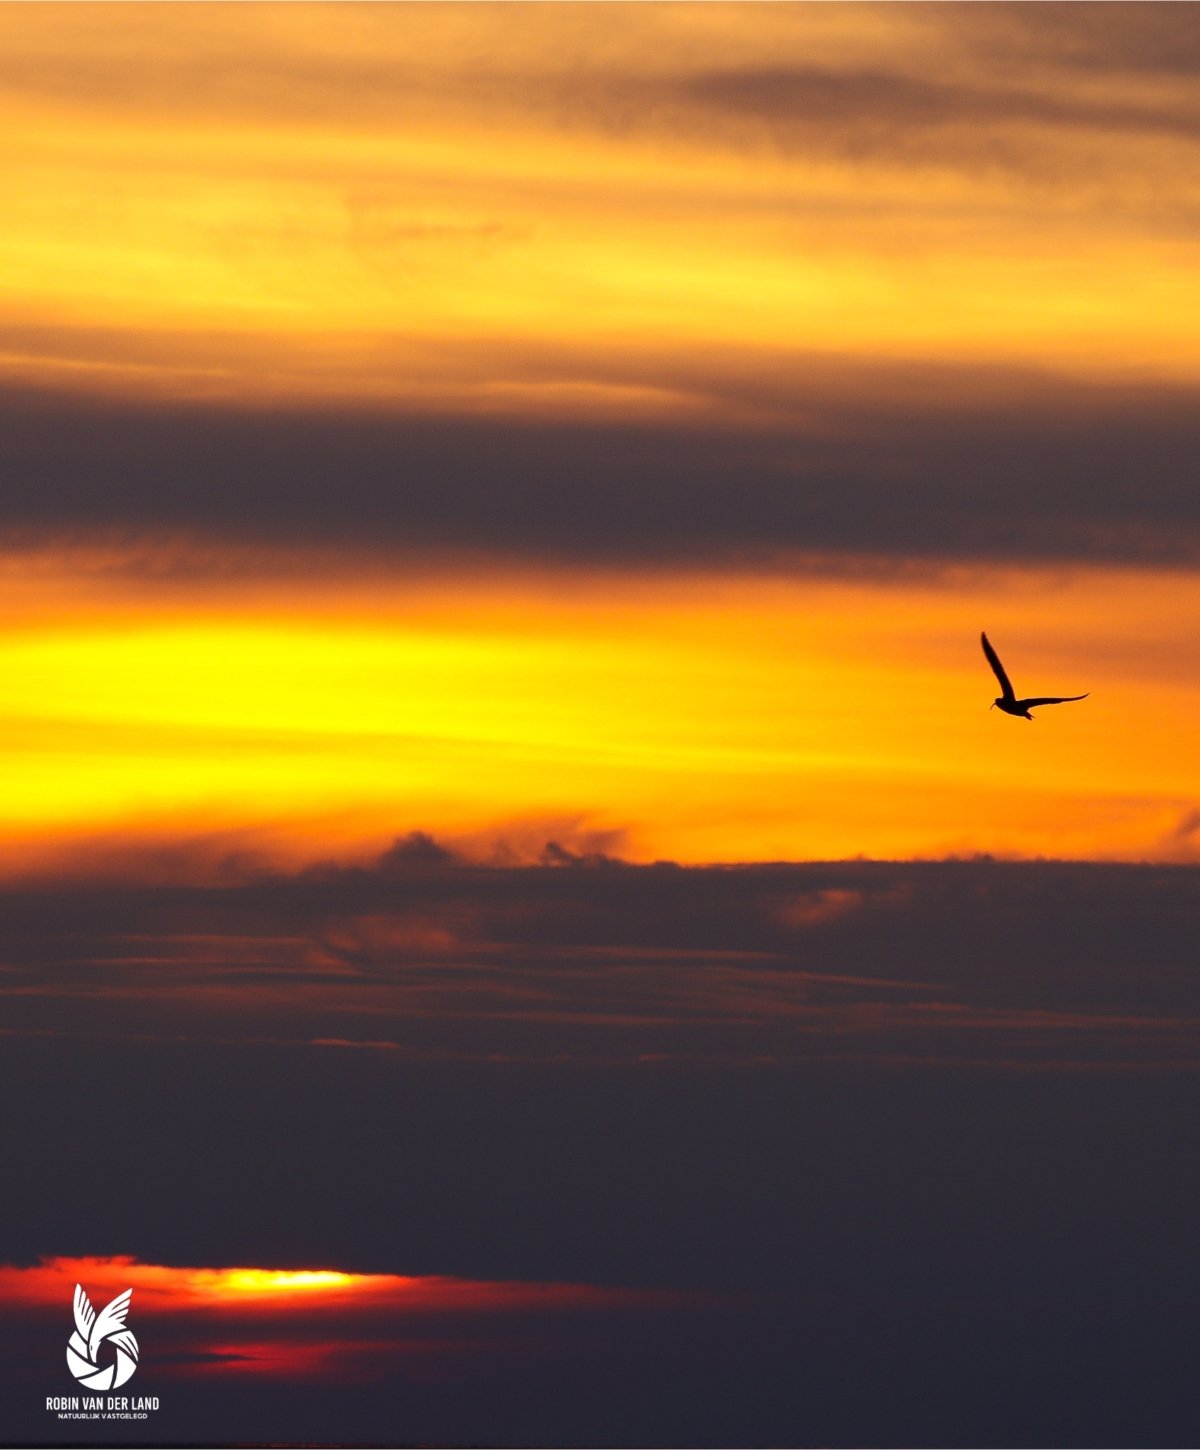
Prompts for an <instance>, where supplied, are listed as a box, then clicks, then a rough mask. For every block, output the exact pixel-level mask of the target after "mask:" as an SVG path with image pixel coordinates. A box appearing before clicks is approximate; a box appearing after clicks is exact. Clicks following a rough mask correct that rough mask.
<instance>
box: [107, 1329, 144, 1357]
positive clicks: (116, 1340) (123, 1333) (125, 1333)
mask: <svg viewBox="0 0 1200 1450" xmlns="http://www.w3.org/2000/svg"><path fill="white" fill-rule="evenodd" d="M108 1342H109V1343H110V1344H115V1345H116V1346H117V1348H118V1349H123V1350H124V1351H125V1353H126V1354H127V1355H128V1356H129V1358H130V1359H132V1360H133V1361H134V1362H135V1363H136V1362H137V1357H138V1342H137V1339H136V1338H135V1337H134V1333H133V1330H132V1329H121V1330H118V1331H117V1333H116V1334H111V1335H109V1340H108Z"/></svg>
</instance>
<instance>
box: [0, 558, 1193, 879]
mask: <svg viewBox="0 0 1200 1450" xmlns="http://www.w3.org/2000/svg"><path fill="white" fill-rule="evenodd" d="M355 587H356V586H353V585H350V586H347V597H346V598H344V599H339V596H338V586H337V585H336V583H334V582H331V581H326V582H324V583H322V584H321V585H319V586H313V588H312V590H311V591H310V597H309V599H308V601H307V606H303V605H301V604H299V603H298V601H297V600H296V599H295V598H293V599H291V600H290V602H289V604H288V609H287V612H286V613H281V614H279V615H278V616H273V615H271V614H270V613H269V612H267V611H266V610H264V608H263V607H262V606H261V605H257V606H253V607H251V606H247V605H245V604H243V605H240V606H239V604H238V601H237V600H236V598H226V599H225V601H224V602H223V604H221V605H220V606H219V607H218V606H216V605H214V604H212V603H210V604H209V605H207V606H202V605H199V604H196V605H193V606H189V607H188V608H183V607H181V606H180V605H179V603H178V601H176V604H175V605H174V606H172V605H171V603H170V600H169V594H165V595H164V597H163V602H162V605H161V607H159V608H152V607H150V605H149V604H148V602H147V600H146V599H145V597H143V598H142V600H141V603H140V605H139V611H138V612H137V613H131V612H130V610H129V608H128V607H127V605H124V604H119V603H114V602H113V601H111V600H110V601H109V602H108V603H107V604H105V603H103V602H98V603H97V607H96V608H95V609H94V610H93V611H91V612H90V613H89V615H88V617H87V623H86V624H80V623H76V622H75V621H76V619H77V618H78V617H79V616H68V617H66V618H63V617H61V616H59V615H57V614H55V612H54V611H53V610H51V611H49V612H48V613H47V615H46V617H45V618H44V619H41V620H38V619H35V618H27V619H26V621H25V623H24V627H22V628H21V629H18V630H10V632H8V633H7V634H6V635H4V636H3V637H0V752H2V753H3V761H2V765H3V769H4V773H5V778H6V780H7V781H8V786H7V789H6V794H5V806H4V821H3V827H2V831H3V836H2V838H0V839H2V840H3V841H4V842H5V846H4V852H3V869H4V870H5V871H6V872H9V873H11V872H13V871H20V870H22V869H23V868H25V867H27V865H28V864H29V862H30V860H32V859H36V858H37V856H38V855H39V853H40V852H42V851H44V850H45V849H46V848H48V847H49V846H50V845H51V844H52V843H54V842H59V843H60V844H61V843H63V842H68V841H71V840H76V841H78V840H80V839H83V838H86V837H89V836H93V835H98V834H99V835H103V834H107V833H112V832H116V833H118V834H129V835H138V834H147V835H150V836H153V835H155V834H156V833H159V832H166V833H168V834H170V835H173V836H181V835H182V836H186V835H187V834H189V833H195V834H198V833H203V832H240V833H243V837H244V841H245V844H247V845H248V846H254V845H255V844H256V843H257V844H258V845H259V846H261V847H262V849H264V850H265V851H267V853H268V855H270V854H271V853H277V854H278V853H280V852H281V853H282V854H283V856H284V857H287V858H290V859H297V858H299V859H310V858H312V857H313V856H321V855H327V854H330V853H331V852H335V851H340V852H343V853H344V852H346V851H354V850H369V849H381V848H383V847H385V846H386V845H387V844H388V843H389V842H390V840H391V839H392V838H393V837H394V836H397V835H401V834H404V833H406V832H408V831H410V830H429V831H432V832H434V834H437V835H440V836H446V837H448V838H450V839H459V840H462V841H465V842H467V843H468V844H471V843H474V844H473V845H472V849H483V847H482V846H481V844H480V843H481V842H484V841H492V842H494V841H495V840H497V839H498V838H504V837H506V836H507V837H508V838H510V839H515V840H519V841H522V842H525V843H530V842H534V841H536V844H537V845H539V846H540V844H542V842H544V840H545V839H547V838H550V837H559V838H562V839H566V840H569V839H571V837H572V835H573V834H577V835H578V836H579V837H580V838H581V839H582V838H583V837H584V836H586V835H587V834H588V833H597V832H598V833H612V835H611V838H610V839H611V840H612V841H613V842H615V843H616V849H618V850H619V851H621V852H622V853H623V854H627V855H630V856H632V857H634V858H636V859H654V858H657V857H671V858H675V859H680V860H688V861H696V860H714V859H716V860H742V859H763V858H770V859H779V858H812V857H818V858H819V857H839V856H846V855H855V854H859V853H863V854H866V855H871V856H882V857H889V856H911V855H940V854H944V853H946V852H971V851H977V850H987V851H993V852H1014V853H1023V854H1030V853H1039V852H1040V853H1046V854H1053V855H1067V856H1084V857H1091V856H1101V857H1104V856H1121V857H1134V858H1140V857H1146V856H1154V857H1163V856H1167V857H1170V856H1176V857H1181V858H1183V857H1186V856H1187V854H1188V853H1189V851H1190V850H1191V841H1190V838H1189V837H1188V836H1187V834H1186V832H1184V833H1182V834H1176V833H1178V832H1179V831H1180V829H1181V827H1180V823H1181V822H1182V821H1183V820H1184V819H1185V818H1186V816H1187V813H1188V811H1189V809H1190V802H1191V801H1193V800H1194V799H1195V798H1196V797H1197V796H1198V795H1200V763H1198V761H1197V757H1196V753H1195V750H1194V722H1195V720H1196V718H1198V707H1200V684H1198V683H1197V680H1196V679H1195V677H1194V675H1193V673H1192V672H1191V671H1190V670H1189V668H1188V662H1189V659H1190V657H1191V656H1190V653H1189V651H1190V642H1189V640H1188V628H1189V626H1188V621H1189V619H1191V618H1195V617H1196V613H1197V606H1198V605H1200V585H1197V583H1196V581H1195V579H1194V578H1192V577H1191V576H1186V575H1179V576H1175V577H1162V576H1147V575H1144V574H1135V573H1129V574H1120V573H1115V572H1111V571H1110V572H1107V573H1103V572H1098V571H1092V572H1080V573H1078V574H1076V575H1069V574H1056V573H1053V572H1051V571H1043V572H1041V573H1038V572H1024V573H1013V572H1010V573H1007V574H999V573H992V574H990V575H988V576H987V577H984V578H980V579H979V580H978V581H977V582H974V583H972V584H971V585H965V584H953V583H949V582H948V583H946V584H944V585H942V586H935V585H927V586H923V587H918V586H915V585H910V586H906V587H903V588H901V587H898V586H895V585H891V584H884V583H875V584H872V583H868V582H859V583H851V582H836V583H834V582H820V581H807V582H787V581H782V580H763V579H757V580H756V579H751V578H737V577H729V576H725V577H721V578H711V579H704V578H690V579H689V578H687V577H678V578H670V577H665V576H661V575H659V576H654V575H649V576H646V577H644V578H642V579H641V580H638V579H636V578H633V577H632V576H631V577H630V578H629V579H627V580H626V581H624V582H622V581H621V580H619V579H618V578H616V577H614V576H603V575H600V574H595V575H592V576H587V575H583V574H578V575H576V576H575V577H574V579H573V585H572V589H571V591H570V592H569V593H567V592H566V591H564V589H563V585H562V580H561V579H556V578H554V577H553V576H549V575H547V576H545V577H542V578H541V579H538V578H536V577H529V576H526V577H524V578H523V579H521V580H517V579H515V578H514V579H510V580H508V581H504V580H498V579H491V580H482V581H481V580H472V579H469V578H466V577H458V578H455V579H452V580H442V581H440V582H439V583H437V584H428V585H420V584H414V585H412V586H410V587H409V588H407V589H403V588H399V587H392V588H391V589H389V588H388V587H387V586H386V585H385V584H383V583H381V584H380V585H379V586H378V588H377V590H376V592H375V593H374V594H373V596H372V605H371V608H370V609H369V611H368V610H366V609H365V608H363V607H362V606H360V605H359V604H357V603H356V600H355V593H354V589H355ZM1048 614H1049V615H1050V616H1051V617H1052V618H1053V621H1054V625H1053V631H1052V632H1049V633H1048V631H1047V628H1046V624H1045V621H1046V618H1047V615H1048ZM980 626H986V628H987V629H988V632H989V634H990V636H991V638H992V640H993V641H994V642H995V644H996V646H997V648H998V649H999V650H1000V652H1001V654H1002V657H1003V658H1004V660H1005V662H1006V664H1007V665H1008V667H1009V671H1010V673H1011V675H1012V676H1013V679H1014V683H1015V684H1016V686H1017V689H1018V693H1025V694H1043V693H1049V694H1056V693H1064V694H1077V693H1080V692H1082V691H1084V690H1088V691H1090V692H1091V696H1090V698H1089V699H1087V700H1085V701H1082V702H1080V703H1079V704H1077V705H1071V706H1065V705H1064V706H1060V707H1056V708H1048V709H1046V710H1044V711H1042V712H1041V713H1040V715H1039V716H1038V718H1037V719H1036V721H1035V722H1034V723H1033V724H1028V723H1026V722H1024V721H1018V720H1012V719H1009V718H1007V717H1005V716H1002V715H1001V714H1000V713H999V712H997V711H989V709H988V706H989V704H990V702H991V700H992V698H993V697H994V695H995V694H996V693H997V692H998V691H997V687H996V685H995V682H994V680H993V678H992V676H991V674H990V672H989V671H988V669H987V666H986V663H985V661H984V659H983V656H982V653H981V652H980V649H979V642H978V629H979V627H980ZM539 832H540V837H539Z"/></svg>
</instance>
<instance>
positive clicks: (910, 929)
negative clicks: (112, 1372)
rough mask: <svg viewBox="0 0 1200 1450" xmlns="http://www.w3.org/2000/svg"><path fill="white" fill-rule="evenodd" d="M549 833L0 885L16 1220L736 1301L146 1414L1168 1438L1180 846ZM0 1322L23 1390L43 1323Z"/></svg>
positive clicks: (434, 1424) (897, 1440) (113, 1242)
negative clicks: (301, 864)
mask: <svg viewBox="0 0 1200 1450" xmlns="http://www.w3.org/2000/svg"><path fill="white" fill-rule="evenodd" d="M546 861H547V863H548V864H544V865H538V866H527V867H502V866H490V867H488V866H480V865H472V864H470V863H467V862H464V861H462V860H460V859H458V858H456V857H455V856H454V855H453V853H451V852H448V851H446V850H445V849H444V848H443V847H441V846H440V845H439V844H438V843H437V841H436V840H434V839H432V838H429V837H424V836H415V837H409V838H407V839H406V840H405V841H402V842H400V843H398V846H397V848H396V849H394V850H393V851H391V852H389V853H387V854H386V855H385V856H384V857H382V858H381V859H380V860H379V861H378V862H376V863H374V864H371V865H367V866H363V867H360V868H346V867H342V866H335V865H329V866H322V867H314V868H312V869H311V870H309V871H307V872H303V873H300V874H299V875H296V876H292V877H277V876H258V877H255V876H248V877H247V878H246V879H244V880H243V882H242V883H241V884H235V885H229V886H225V887H206V888H188V887H181V886H174V887H156V888H151V887H140V888H139V887H135V886H130V885H127V886H124V887H122V886H120V885H119V884H118V885H114V884H111V883H109V884H105V885H103V886H100V885H97V886H93V887H89V886H87V885H78V884H77V885H74V886H71V885H66V884H63V883H59V885H58V886H57V887H56V888H52V889H50V888H44V889H40V890H34V889H22V890H17V889H10V890H9V891H8V892H7V893H5V895H4V896H3V897H2V898H0V932H2V936H3V941H4V943H5V955H4V971H3V974H2V975H0V983H2V984H3V1000H4V1022H5V1024H6V1027H7V1035H6V1037H5V1038H4V1039H3V1043H4V1051H3V1053H2V1054H0V1092H2V1093H3V1095H4V1101H5V1102H6V1103H7V1104H8V1105H9V1111H8V1113H7V1114H6V1115H5V1118H4V1122H3V1127H2V1129H0V1134H2V1136H0V1150H2V1151H3V1153H4V1157H5V1161H7V1162H9V1163H13V1164H16V1165H19V1169H20V1171H19V1172H17V1173H15V1174H13V1175H12V1177H11V1178H10V1182H9V1185H8V1188H7V1191H6V1194H5V1199H4V1205H3V1210H2V1211H3V1215H4V1225H3V1226H4V1244H5V1246H6V1253H7V1255H8V1257H9V1258H11V1259H17V1260H25V1261H29V1260H31V1259H33V1258H34V1257H36V1256H37V1255H39V1254H48V1253H54V1254H80V1255H83V1254H113V1253H130V1254H136V1255H138V1256H139V1257H141V1258H142V1259H144V1260H147V1261H152V1262H160V1263H168V1264H170V1263H174V1264H216V1265H222V1264H256V1265H262V1266H271V1265H279V1266H287V1267H305V1266H308V1267H338V1268H342V1269H347V1270H364V1271H367V1270H369V1271H376V1272H392V1273H408V1274H426V1273H434V1274H453V1275H461V1276H467V1277H473V1278H480V1279H520V1280H528V1281H542V1282H544V1281H548V1280H560V1281H571V1282H579V1283H594V1284H610V1285H627V1286H634V1287H637V1286H641V1287H658V1288H674V1289H685V1290H704V1291H707V1292H710V1293H713V1294H716V1295H718V1296H724V1297H721V1298H720V1303H715V1304H714V1305H713V1307H712V1308H711V1310H706V1311H705V1312H703V1313H699V1312H698V1313H695V1314H689V1315H687V1316H683V1317H682V1318H681V1317H679V1316H675V1317H674V1318H671V1317H667V1318H662V1317H654V1316H650V1317H648V1318H645V1319H644V1320H642V1321H641V1322H640V1324H639V1326H632V1325H631V1326H629V1327H628V1328H627V1329H622V1331H621V1333H620V1334H614V1333H613V1332H612V1330H611V1327H609V1328H605V1327H604V1325H598V1326H596V1327H595V1332H594V1333H592V1332H590V1331H586V1326H584V1328H583V1329H581V1330H580V1331H579V1333H581V1334H583V1338H582V1339H577V1338H573V1337H572V1335H573V1334H574V1333H575V1331H572V1335H568V1336H567V1337H566V1338H564V1337H563V1336H562V1335H555V1334H553V1333H550V1332H548V1334H547V1337H546V1338H545V1339H544V1340H538V1342H537V1344H536V1345H535V1346H534V1348H533V1350H532V1351H531V1352H530V1354H528V1355H527V1356H526V1357H525V1358H523V1359H514V1358H513V1357H511V1356H510V1357H508V1358H505V1357H504V1356H502V1355H501V1356H499V1357H497V1356H496V1355H494V1354H490V1353H482V1352H481V1353H480V1354H477V1355H475V1356H474V1357H471V1356H468V1357H467V1360H466V1361H464V1363H463V1364H462V1365H460V1366H459V1367H458V1368H457V1369H454V1370H453V1372H449V1371H448V1372H447V1375H446V1376H445V1377H444V1378H441V1379H436V1380H433V1381H428V1382H425V1381H422V1380H421V1378H420V1376H419V1375H418V1374H416V1372H415V1370H414V1369H413V1367H412V1365H410V1364H409V1363H407V1362H406V1361H404V1360H403V1358H401V1359H400V1360H399V1361H398V1362H397V1365H396V1369H395V1374H394V1377H393V1378H391V1379H389V1380H387V1382H386V1383H385V1384H384V1385H383V1386H382V1387H380V1386H379V1385H376V1386H375V1387H374V1388H372V1387H370V1386H365V1387H361V1388H357V1389H355V1390H354V1392H353V1393H350V1391H348V1390H347V1389H345V1388H342V1389H338V1388H337V1387H326V1388H324V1389H322V1388H321V1387H320V1386H318V1385H312V1386H309V1387H307V1388H305V1387H302V1386H289V1387H288V1389H287V1392H286V1393H285V1392H284V1391H283V1390H282V1389H273V1388H271V1387H270V1386H269V1385H263V1384H262V1383H261V1382H260V1383H258V1384H257V1385H254V1384H250V1383H249V1382H246V1381H236V1382H235V1381H234V1380H221V1381H219V1382H216V1383H213V1382H210V1383H209V1384H208V1385H207V1386H206V1387H205V1389H204V1393H203V1394H201V1393H199V1392H190V1391H189V1390H188V1389H187V1388H186V1387H182V1386H177V1385H172V1389H171V1393H172V1397H173V1398H172V1410H171V1414H172V1415H173V1416H176V1417H181V1418H178V1419H173V1420H172V1421H171V1424H172V1425H176V1424H178V1425H179V1426H180V1427H183V1426H185V1425H186V1426H190V1429H191V1432H192V1435H193V1437H194V1435H195V1434H199V1433H201V1430H203V1432H204V1433H206V1434H211V1435H212V1436H213V1437H214V1438H218V1439H219V1438H243V1437H246V1436H249V1437H250V1438H270V1439H304V1440H311V1439H313V1438H321V1437H328V1438H329V1439H331V1440H333V1441H335V1442H336V1441H338V1440H342V1441H344V1440H353V1441H363V1440H366V1441H371V1440H378V1441H383V1442H395V1441H397V1440H399V1441H405V1440H412V1441H421V1440H441V1441H442V1442H443V1443H444V1442H446V1441H460V1442H461V1441H466V1442H471V1443H489V1444H491V1443H498V1444H516V1443H522V1444H596V1443H606V1444H645V1443H653V1444H730V1443H774V1444H796V1445H799V1444H878V1445H889V1444H895V1445H903V1444H929V1445H941V1444H973V1445H989V1444H1032V1443H1044V1442H1048V1443H1054V1444H1062V1445H1071V1444H1092V1445H1105V1444H1122V1443H1156V1444H1185V1443H1188V1442H1189V1439H1190V1438H1191V1436H1192V1430H1193V1428H1194V1405H1193V1403H1192V1400H1193V1396H1192V1393H1191V1382H1192V1377H1191V1374H1190V1369H1189V1368H1188V1363H1186V1362H1185V1361H1186V1358H1187V1354H1188V1353H1190V1346H1191V1344H1192V1343H1194V1338H1195V1333H1196V1331H1197V1330H1198V1329H1200V1324H1197V1323H1196V1310H1195V1305H1196V1303H1197V1292H1196V1291H1197V1288H1198V1287H1200V1286H1198V1285H1197V1284H1196V1283H1195V1282H1194V1281H1195V1278H1196V1263H1195V1256H1194V1252H1193V1248H1194V1242H1193V1241H1194V1225H1195V1220H1196V1213H1197V1210H1198V1209H1200V1175H1198V1173H1197V1169H1196V1164H1197V1162H1198V1161H1200V1157H1198V1155H1197V1149H1198V1147H1200V1144H1197V1142H1196V1132H1197V1129H1196V1124H1197V1123H1198V1122H1200V1072H1198V1071H1197V1070H1196V1069H1197V1067H1198V1066H1200V1051H1198V1047H1200V1037H1198V1035H1197V1022H1198V1019H1200V979H1198V977H1197V972H1196V963H1195V951H1194V943H1195V940H1196V936H1197V927H1198V926H1200V873H1197V871H1196V870H1195V869H1193V868H1181V867H1175V868H1166V867H1116V866H1092V865H1073V864H1069V863H1055V862H1041V863H1038V862H1033V863H1023V864H1008V863H998V862H991V861H986V860H976V861H962V862H940V863H928V864H920V863H908V864H889V863H871V862H858V863H855V862H849V863H830V864H819V863H817V864H805V865H787V864H780V865H761V866H749V867H738V868H719V867H709V868H680V867H677V866H673V865H670V864H663V865H659V866H647V867H633V866H628V865H624V864H622V863H620V862H618V861H614V860H612V859H609V858H606V857H605V856H603V855H602V854H600V853H593V854H592V855H590V856H587V855H586V854H583V853H579V852H574V851H570V850H568V849H567V848H565V847H560V849H559V850H557V851H549V852H547V854H546ZM5 1323H6V1325H7V1328H5V1329H4V1333H5V1334H6V1335H7V1336H8V1338H7V1339H6V1343H7V1344H8V1348H7V1350H6V1352H5V1353H4V1354H3V1355H2V1356H0V1372H2V1373H3V1374H4V1375H6V1376H9V1377H10V1378H12V1379H13V1395H12V1397H11V1403H12V1404H14V1405H15V1406H17V1407H18V1408H17V1410H14V1415H15V1416H16V1417H17V1418H15V1419H14V1420H13V1421H12V1423H13V1424H14V1425H17V1426H19V1427H32V1426H33V1425H34V1423H35V1420H36V1418H37V1415H36V1414H35V1410H37V1411H38V1412H40V1400H39V1401H38V1403H37V1404H36V1406H35V1407H33V1408H30V1409H28V1410H27V1411H26V1410H23V1409H20V1406H22V1405H24V1403H25V1401H24V1400H23V1399H22V1398H21V1397H22V1396H23V1395H25V1394H26V1393H27V1388H26V1387H27V1385H28V1384H29V1383H31V1382H34V1381H36V1382H37V1383H38V1384H40V1383H41V1379H40V1378H39V1376H44V1375H48V1374H49V1371H47V1370H46V1369H45V1368H44V1366H45V1365H48V1364H51V1363H53V1365H54V1366H56V1367H59V1368H60V1367H61V1354H62V1349H61V1345H60V1344H59V1343H58V1340H59V1339H61V1338H62V1335H61V1333H58V1332H57V1331H58V1330H60V1329H61V1326H51V1325H49V1324H47V1325H46V1326H44V1327H43V1328H39V1329H38V1330H37V1332H36V1333H33V1332H32V1329H31V1326H30V1325H29V1324H27V1323H25V1322H24V1321H22V1320H20V1318H19V1316H18V1318H17V1319H16V1320H13V1319H12V1317H11V1316H9V1318H8V1319H7V1320H6V1321H5ZM345 1332H346V1334H347V1336H349V1335H351V1333H352V1326H351V1325H350V1324H347V1326H346V1331H345ZM227 1342H228V1343H236V1342H237V1341H236V1339H234V1338H232V1337H228V1339H227ZM555 1345H557V1348H555V1347H554V1346H555ZM200 1347H201V1348H203V1346H200ZM1184 1347H1187V1348H1186V1353H1185V1349H1184ZM147 1352H149V1349H148V1351H147ZM150 1365H151V1361H150V1360H149V1359H147V1368H146V1374H145V1376H144V1377H145V1379H146V1380H147V1382H148V1381H149V1379H150ZM18 1382H19V1383H18ZM613 1385H620V1386H621V1393H620V1394H618V1395H614V1394H613V1393H612V1387H613ZM46 1392H47V1393H49V1392H52V1391H51V1390H49V1389H48V1390H47V1391H46ZM6 1393H7V1392H6ZM40 1393H41V1392H40V1391H39V1394H40ZM164 1393H165V1391H164ZM161 1432H162V1422H160V1423H159V1425H158V1427H157V1433H161ZM28 1433H32V1428H29V1429H28ZM173 1438H179V1439H187V1438H189V1433H188V1431H187V1430H185V1429H184V1428H180V1430H179V1434H178V1435H177V1436H173Z"/></svg>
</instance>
